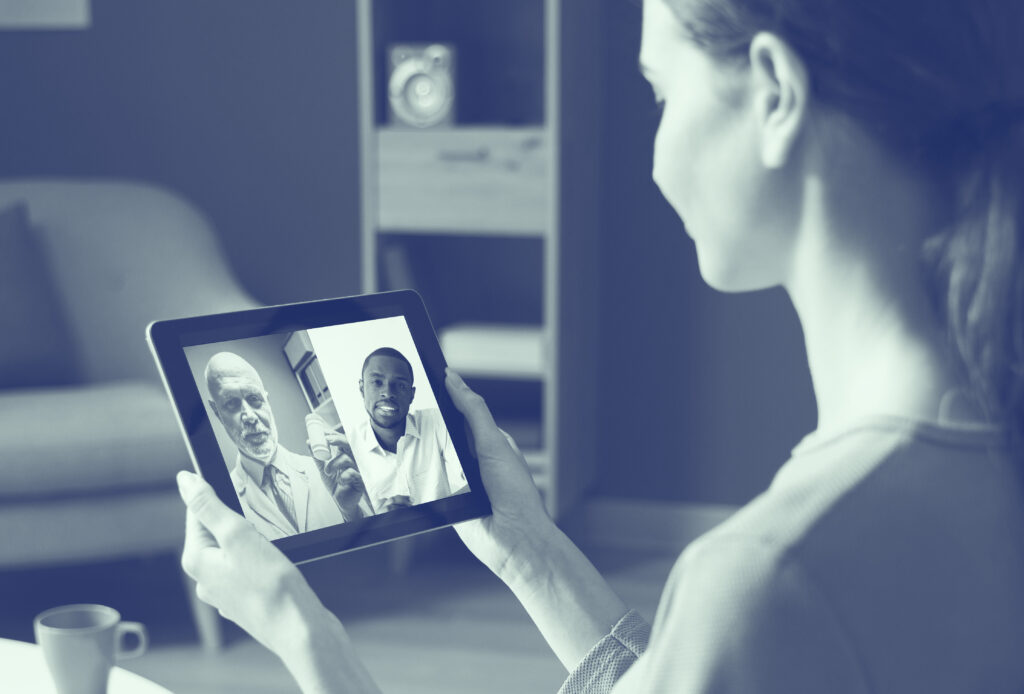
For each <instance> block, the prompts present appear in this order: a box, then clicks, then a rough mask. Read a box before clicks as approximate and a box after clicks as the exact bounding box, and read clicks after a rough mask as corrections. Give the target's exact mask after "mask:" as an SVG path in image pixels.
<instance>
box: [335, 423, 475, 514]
mask: <svg viewBox="0 0 1024 694" xmlns="http://www.w3.org/2000/svg"><path fill="white" fill-rule="evenodd" d="M349 443H350V444H351V445H352V452H353V453H354V455H355V458H356V465H358V466H359V473H360V474H361V475H362V476H363V482H364V483H365V484H366V490H367V492H368V493H369V496H370V501H371V503H372V504H373V507H374V509H375V510H376V511H377V512H380V510H381V507H382V505H383V502H384V500H386V499H389V498H391V497H394V496H408V497H409V498H410V499H411V500H412V503H413V504H424V503H427V502H428V501H435V500H437V499H443V498H445V497H447V496H451V495H452V493H453V492H455V493H461V492H463V491H465V490H466V476H465V474H464V473H463V471H462V464H461V463H460V462H459V458H458V456H457V455H456V453H455V447H454V446H453V445H452V441H451V438H450V437H449V436H448V429H447V428H446V427H445V425H444V420H443V419H442V418H441V412H440V410H438V409H436V408H434V409H426V410H417V411H415V412H410V413H409V414H408V415H407V416H406V420H405V434H404V435H403V436H402V437H401V438H400V439H398V446H397V447H396V452H395V453H392V452H390V451H387V450H384V447H383V446H381V445H380V442H379V441H378V440H377V435H376V434H375V433H374V432H373V426H372V425H371V424H370V420H369V417H367V418H366V419H365V420H363V421H362V422H360V423H359V424H358V425H357V426H356V427H355V428H354V429H353V432H352V435H351V436H350V437H349Z"/></svg>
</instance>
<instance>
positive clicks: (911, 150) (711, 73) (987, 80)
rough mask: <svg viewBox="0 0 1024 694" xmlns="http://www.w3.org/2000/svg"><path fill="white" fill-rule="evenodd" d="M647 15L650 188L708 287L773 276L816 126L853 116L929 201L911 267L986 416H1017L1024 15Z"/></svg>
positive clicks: (670, 7)
mask: <svg viewBox="0 0 1024 694" xmlns="http://www.w3.org/2000/svg"><path fill="white" fill-rule="evenodd" d="M644 13H645V20H644V22H645V24H644V40H643V45H642V47H641V62H642V63H644V62H653V63H655V65H654V66H653V67H652V68H651V72H652V73H653V74H652V75H651V76H650V78H651V81H652V83H653V84H654V85H655V90H656V92H658V91H659V90H661V91H668V92H669V93H667V94H659V96H661V97H664V98H665V100H666V107H665V113H664V116H663V121H662V124H661V127H660V130H659V134H658V140H657V142H656V154H655V171H654V175H655V179H656V180H657V182H658V184H659V185H660V186H661V188H662V190H663V192H664V193H665V195H666V198H667V199H668V200H669V201H670V202H671V203H672V204H673V206H674V207H675V208H676V210H677V211H678V212H679V213H680V215H681V216H682V217H683V219H684V220H685V221H686V223H687V227H688V230H689V232H690V233H691V235H693V236H694V239H695V241H696V243H697V248H698V255H699V257H700V259H701V271H702V273H703V274H704V276H705V278H706V279H707V280H708V281H709V282H710V283H711V284H713V285H715V286H719V287H721V288H724V289H744V288H748V287H747V285H749V286H750V287H756V286H766V285H769V284H773V283H778V282H780V281H781V278H782V277H784V276H785V273H786V272H787V271H788V268H787V267H786V262H787V253H789V252H791V251H792V247H793V244H794V243H795V239H794V238H793V236H792V235H793V233H794V231H793V230H794V229H795V228H796V220H795V218H796V217H797V216H799V215H800V214H801V205H802V201H801V200H800V191H799V190H798V189H797V188H794V187H793V182H792V177H790V176H786V175H785V170H786V168H787V167H790V166H795V165H798V164H799V163H800V162H801V157H804V156H806V152H805V151H803V146H804V145H805V144H806V141H807V139H808V136H809V135H811V134H814V133H816V132H817V134H819V135H820V131H819V130H817V127H818V126H820V125H821V124H822V122H823V121H832V122H840V121H842V119H847V120H848V121H849V122H850V123H852V124H854V125H855V127H856V129H857V130H858V131H859V132H862V133H863V134H864V135H865V137H866V138H868V139H870V141H871V143H873V144H875V145H877V146H878V147H879V148H880V149H881V150H883V151H885V152H887V153H890V154H891V155H892V157H893V159H894V161H897V162H898V163H899V165H900V166H901V167H905V169H906V170H907V171H909V172H911V173H912V175H913V176H915V177H917V178H918V179H920V180H921V181H923V182H926V183H927V185H928V186H929V187H930V188H931V189H932V190H933V191H935V192H937V193H938V195H936V196H935V197H934V200H935V201H936V207H940V208H943V207H944V205H945V207H944V209H940V210H938V211H937V212H938V214H937V216H936V220H937V221H936V224H935V228H934V236H933V237H932V238H929V239H927V242H926V241H925V239H921V245H922V254H921V255H922V260H925V259H926V260H927V262H928V263H930V266H931V270H932V279H933V280H934V283H935V289H936V296H937V298H938V299H940V301H938V302H937V303H938V304H939V308H940V312H941V315H942V318H943V319H944V320H945V322H946V323H947V324H948V326H949V328H950V333H951V335H952V337H953V344H954V346H955V350H956V353H957V355H958V356H959V357H960V360H961V362H962V364H963V366H964V371H965V374H966V375H967V376H968V378H969V379H970V381H971V382H972V384H973V385H974V387H975V392H976V393H977V394H978V395H979V397H980V398H981V400H982V401H983V403H984V404H985V405H986V406H987V407H988V409H989V410H990V412H991V413H992V414H993V416H997V417H1002V418H1011V419H1014V418H1015V421H1017V420H1020V419H1021V418H1022V417H1024V393H1022V390H1024V386H1022V385H1021V384H1022V378H1021V374H1020V370H1021V368H1022V367H1024V255H1022V246H1024V243H1022V240H1021V235H1022V233H1024V232H1022V230H1021V225H1022V217H1024V212H1022V198H1024V74H1022V73H1024V71H1022V70H1020V69H1019V66H1020V65H1024V49H1022V46H1024V38H1022V34H1024V3H1021V2H1019V0H931V1H929V2H920V1H918V0H647V2H646V4H645V10H644ZM674 44H677V45H675V47H673V45H674ZM670 53H671V54H672V55H671V56H669V54H670ZM666 56H669V57H671V59H666ZM676 69H679V70H682V71H683V72H684V73H685V75H683V76H682V78H681V79H679V80H675V81H673V79H672V75H666V74H665V72H666V71H670V70H676ZM781 71H785V74H783V72H781ZM659 72H660V73H661V74H659ZM691 74H692V76H693V79H692V80H691V81H690V87H689V89H688V88H687V86H686V80H687V79H689V78H690V75H691ZM675 76H676V77H679V75H678V73H676V74H675ZM773 82H774V84H773ZM666 85H667V86H666ZM759 85H760V86H762V87H764V88H762V89H758V87H759ZM780 85H782V87H784V88H781V89H780ZM773 89H774V91H773ZM688 91H689V92H690V93H687V92H688ZM687 99H688V100H687ZM758 99H760V100H761V101H760V102H759V101H758ZM743 100H747V101H746V103H744V102H743ZM787 100H788V101H787ZM702 130H703V131H705V132H702ZM829 134H833V133H829ZM818 144H819V145H820V144H821V138H819V139H818ZM751 145H753V146H751ZM819 154H820V152H819ZM844 154H849V152H846V153H844ZM842 163H843V164H845V163H846V162H845V161H844V162H842ZM716 196H717V197H716ZM702 245H703V246H704V248H703V249H702ZM759 262H760V267H761V269H760V270H759V271H758V270H750V268H752V267H754V266H755V265H757V264H758V263H759Z"/></svg>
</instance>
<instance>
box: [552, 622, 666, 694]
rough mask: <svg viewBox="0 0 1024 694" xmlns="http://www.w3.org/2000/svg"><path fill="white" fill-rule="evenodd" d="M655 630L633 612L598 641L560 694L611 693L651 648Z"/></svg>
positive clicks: (560, 690) (571, 675)
mask: <svg viewBox="0 0 1024 694" xmlns="http://www.w3.org/2000/svg"><path fill="white" fill-rule="evenodd" d="M650 634H651V627H650V626H649V625H648V624H647V622H646V621H644V619H643V617H641V616H640V615H639V614H637V613H636V612H635V611H633V610H630V611H629V612H627V613H626V615H625V616H624V617H623V618H622V619H620V620H619V621H618V623H616V624H615V626H614V627H612V630H611V633H609V634H608V635H607V636H605V637H604V638H603V639H601V640H600V641H598V642H597V643H596V644H595V645H594V647H593V648H591V649H590V651H589V652H588V653H587V654H586V655H585V656H584V657H583V660H581V661H580V663H579V665H577V666H576V669H575V670H573V671H572V673H571V674H570V675H569V679H567V680H566V681H565V683H564V684H563V685H562V688H561V689H559V690H558V694H598V693H602V692H610V691H611V690H612V687H613V686H615V682H616V681H618V679H619V678H620V677H622V675H623V673H624V672H626V670H628V669H629V667H630V666H631V665H632V664H633V663H635V662H636V660H637V658H639V657H640V654H642V653H643V652H644V649H645V648H647V641H648V638H649V637H650Z"/></svg>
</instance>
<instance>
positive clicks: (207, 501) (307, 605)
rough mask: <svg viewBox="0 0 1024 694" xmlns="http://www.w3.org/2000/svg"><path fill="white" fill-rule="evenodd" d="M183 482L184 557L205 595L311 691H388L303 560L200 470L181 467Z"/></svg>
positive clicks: (315, 693)
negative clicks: (304, 570) (288, 553)
mask: <svg viewBox="0 0 1024 694" xmlns="http://www.w3.org/2000/svg"><path fill="white" fill-rule="evenodd" d="M178 489H179V491H180V492H181V498H182V499H183V500H184V501H185V505H186V506H188V514H187V519H186V523H187V525H186V527H185V550H184V552H183V553H182V556H181V565H182V568H184V569H185V573H187V574H188V575H189V576H191V577H192V578H193V580H195V582H196V594H197V595H198V596H199V599H200V600H202V601H203V602H206V603H209V604H211V605H213V606H214V607H216V608H217V611H218V612H220V613H221V614H222V615H223V616H225V617H227V618H228V619H230V620H231V621H233V622H235V623H236V624H238V626H240V627H242V628H243V629H245V630H246V631H247V632H249V633H250V634H251V635H252V636H253V637H254V638H255V639H256V640H257V641H259V642H260V643H262V644H263V645H264V646H266V647H267V648H269V649H270V650H271V651H273V652H274V653H275V654H277V656H278V657H279V658H281V660H282V661H284V664H285V666H287V668H288V670H289V671H290V672H291V673H292V676H293V677H294V678H295V680H296V682H298V683H299V686H300V687H301V688H302V691H303V692H305V693H306V694H328V693H329V692H340V691H344V692H349V693H350V694H380V690H379V689H378V688H377V685H376V684H375V683H374V681H373V678H372V677H371V676H370V673H369V672H368V671H367V670H366V668H365V666H364V665H363V664H362V662H361V661H360V660H359V658H358V657H357V656H356V654H355V651H354V650H353V648H352V644H351V642H350V641H349V638H348V634H347V633H346V632H345V629H344V627H342V625H341V622H339V621H338V620H337V618H335V616H334V615H333V614H331V613H330V612H328V611H327V609H326V608H325V607H324V606H323V604H322V603H321V602H320V600H319V598H317V597H316V594H315V593H314V592H313V589H312V588H310V587H309V584H308V583H306V579H305V578H304V577H303V576H302V574H301V573H299V570H298V569H297V568H295V565H294V564H292V563H291V561H289V560H288V558H287V557H285V556H284V554H282V553H281V551H280V550H278V549H277V547H275V546H274V545H273V544H271V542H270V541H269V540H267V539H266V538H265V537H263V536H262V535H260V534H259V533H258V532H257V531H256V529H255V528H253V527H252V526H251V525H249V523H248V522H247V521H246V520H245V519H244V518H242V517H241V516H240V515H238V514H237V513H235V512H234V511H232V510H231V509H229V508H228V507H227V506H225V505H224V504H223V503H221V500H220V499H218V498H217V495H216V494H215V493H214V491H213V488H212V487H210V485H208V484H207V483H206V482H205V481H204V480H203V479H202V478H201V477H199V476H198V475H195V474H193V473H191V472H179V473H178Z"/></svg>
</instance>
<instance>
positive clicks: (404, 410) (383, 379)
mask: <svg viewBox="0 0 1024 694" xmlns="http://www.w3.org/2000/svg"><path fill="white" fill-rule="evenodd" d="M359 392H360V393H362V394H363V405H364V406H365V407H366V413H367V414H369V415H370V419H372V420H373V422H374V423H375V424H376V425H377V426H380V427H383V428H385V429H390V428H392V427H396V426H399V425H401V424H402V423H403V422H404V421H405V417H406V415H408V414H409V405H411V404H412V399H413V396H415V395H416V389H415V388H414V387H413V385H412V373H411V372H410V370H409V367H408V366H407V365H406V363H405V362H404V361H402V360H401V359H398V358H397V357H386V356H376V357H372V358H371V359H370V362H369V363H368V364H367V365H366V369H365V370H364V371H363V377H362V379H360V381H359Z"/></svg>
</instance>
